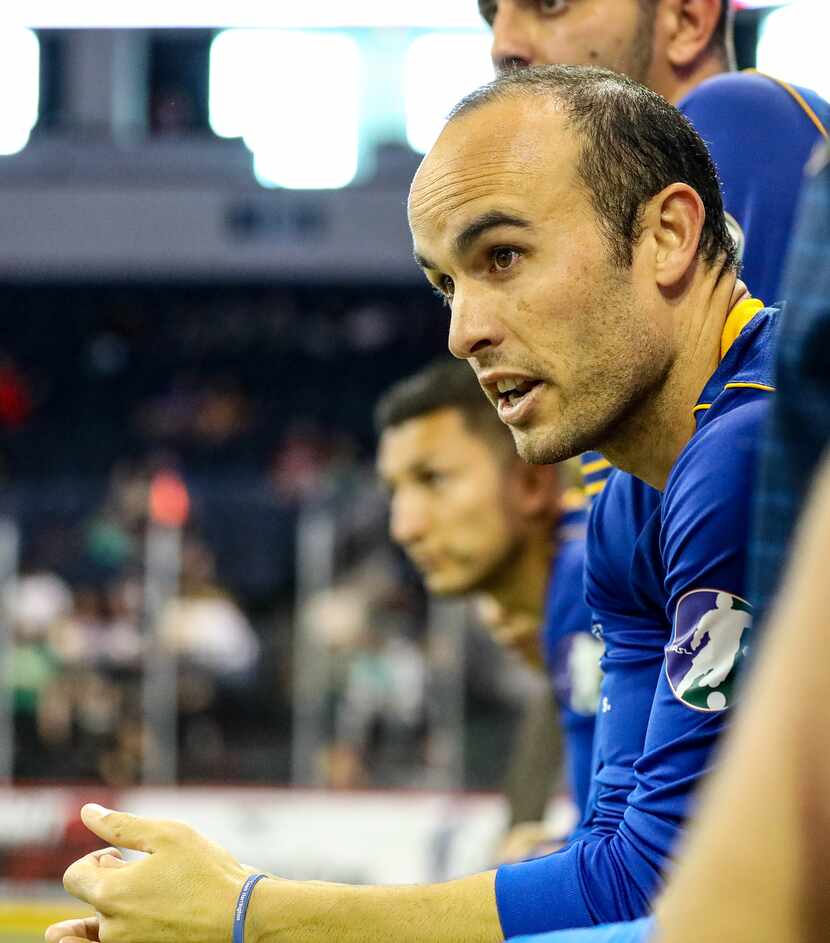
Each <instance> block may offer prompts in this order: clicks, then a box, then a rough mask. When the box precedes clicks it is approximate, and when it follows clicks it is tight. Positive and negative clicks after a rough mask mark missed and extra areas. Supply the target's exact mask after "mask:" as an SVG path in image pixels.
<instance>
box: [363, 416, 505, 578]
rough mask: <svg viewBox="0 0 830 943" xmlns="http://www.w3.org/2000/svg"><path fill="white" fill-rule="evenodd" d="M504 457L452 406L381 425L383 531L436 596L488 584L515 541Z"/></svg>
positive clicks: (380, 470) (379, 462)
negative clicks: (385, 501)
mask: <svg viewBox="0 0 830 943" xmlns="http://www.w3.org/2000/svg"><path fill="white" fill-rule="evenodd" d="M513 464H515V462H511V460H510V459H509V457H508V456H506V455H505V456H501V455H499V454H498V453H497V452H496V451H495V450H494V447H493V446H492V445H490V444H489V443H488V442H487V441H485V439H484V438H483V437H482V436H480V435H476V434H475V433H474V432H472V431H471V430H470V429H469V428H468V426H467V424H466V423H465V421H464V418H463V416H462V414H461V413H460V412H459V410H457V409H452V408H445V409H439V410H436V411H435V412H432V413H427V414H425V415H423V416H418V417H416V418H414V419H409V420H407V421H406V422H403V423H401V424H400V425H398V426H392V427H390V428H388V429H386V430H385V431H384V433H383V435H382V437H381V441H380V448H379V450H378V472H379V474H380V476H381V478H382V479H383V481H384V482H385V484H386V486H387V488H388V489H389V493H390V502H391V507H390V512H391V513H390V524H389V527H390V532H391V535H392V539H393V540H394V541H395V542H396V543H398V544H400V546H401V547H402V548H403V549H404V550H405V551H406V553H407V555H408V556H409V557H410V558H411V560H412V561H413V563H414V564H415V566H416V567H417V568H418V570H419V571H420V573H421V575H422V576H423V579H424V582H425V583H426V586H427V589H428V590H429V591H430V592H431V593H437V594H440V595H448V594H456V593H469V592H472V591H478V590H483V589H486V588H487V585H488V582H489V581H490V580H491V579H492V578H493V576H494V574H495V573H496V572H497V571H499V570H500V569H501V568H502V567H503V566H505V565H507V564H508V563H509V559H510V557H511V555H512V554H513V552H514V551H515V550H516V547H517V545H518V543H519V541H520V540H521V531H520V528H521V522H520V520H519V518H518V515H517V514H515V513H511V504H510V495H511V487H510V467H511V465H513Z"/></svg>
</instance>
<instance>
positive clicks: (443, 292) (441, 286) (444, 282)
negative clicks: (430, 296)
mask: <svg viewBox="0 0 830 943" xmlns="http://www.w3.org/2000/svg"><path fill="white" fill-rule="evenodd" d="M435 294H436V295H438V297H439V298H440V299H441V300H442V301H443V302H444V304H446V305H448V304H451V303H452V296H453V295H454V294H455V282H454V281H453V280H452V279H451V278H450V276H449V275H442V276H441V277H440V278H439V279H438V284H437V285H436V286H435Z"/></svg>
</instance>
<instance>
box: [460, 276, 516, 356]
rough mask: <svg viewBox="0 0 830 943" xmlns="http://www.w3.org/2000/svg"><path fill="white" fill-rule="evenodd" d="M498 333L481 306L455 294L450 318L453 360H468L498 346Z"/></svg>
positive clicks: (497, 327) (498, 327) (496, 326)
mask: <svg viewBox="0 0 830 943" xmlns="http://www.w3.org/2000/svg"><path fill="white" fill-rule="evenodd" d="M502 340H503V337H502V330H501V328H500V326H499V324H498V322H497V321H496V319H495V318H493V317H491V316H490V315H489V313H488V312H487V308H486V306H485V305H483V304H481V303H479V302H478V301H477V300H476V299H475V298H465V297H464V296H462V294H461V293H460V292H458V291H456V295H455V298H454V299H453V303H452V315H451V317H450V335H449V348H450V353H451V354H452V355H453V357H458V358H459V359H460V360H468V359H469V358H470V357H475V356H477V355H479V354H481V353H483V352H484V351H486V350H488V349H490V348H491V347H498V346H499V344H500V343H501V342H502Z"/></svg>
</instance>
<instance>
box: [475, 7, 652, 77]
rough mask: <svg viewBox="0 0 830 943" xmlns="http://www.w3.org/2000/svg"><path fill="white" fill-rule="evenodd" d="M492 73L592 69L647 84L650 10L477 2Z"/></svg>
mask: <svg viewBox="0 0 830 943" xmlns="http://www.w3.org/2000/svg"><path fill="white" fill-rule="evenodd" d="M479 9H480V10H481V13H482V16H483V17H484V18H485V20H487V22H488V23H490V25H491V27H492V30H493V46H492V57H493V64H494V65H495V67H496V69H497V70H501V69H503V68H508V67H511V66H513V65H519V66H527V65H594V66H601V67H603V68H606V69H612V70H613V71H614V72H622V73H624V74H625V75H628V76H630V77H631V78H633V79H635V80H637V81H638V82H643V83H644V84H646V85H648V84H649V69H650V66H651V62H652V58H653V43H654V11H653V9H652V10H649V9H648V7H647V5H643V4H642V3H641V2H640V0H479Z"/></svg>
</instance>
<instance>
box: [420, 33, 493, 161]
mask: <svg viewBox="0 0 830 943" xmlns="http://www.w3.org/2000/svg"><path fill="white" fill-rule="evenodd" d="M404 68H405V76H404V98H405V108H406V137H407V140H408V141H409V145H410V147H412V148H413V150H416V151H419V152H420V153H422V154H425V153H426V152H427V151H428V150H429V149H430V148H431V147H432V145H433V144H434V143H435V139H436V138H437V137H438V135H439V134H440V132H441V129H442V128H443V126H444V123H445V121H446V119H447V115H448V114H449V112H450V111H451V110H452V107H453V105H455V104H456V102H457V101H458V100H459V99H461V98H463V97H464V96H465V95H466V94H467V93H468V92H472V91H473V90H474V89H476V88H478V87H479V86H480V85H484V84H485V83H486V82H489V81H490V80H491V79H492V78H493V64H492V62H491V61H490V36H489V34H487V33H467V34H463V33H462V34H459V33H427V34H425V35H423V36H419V37H418V38H417V39H415V40H414V41H413V42H412V45H411V46H410V47H409V52H408V53H407V57H406V64H405V66H404Z"/></svg>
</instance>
